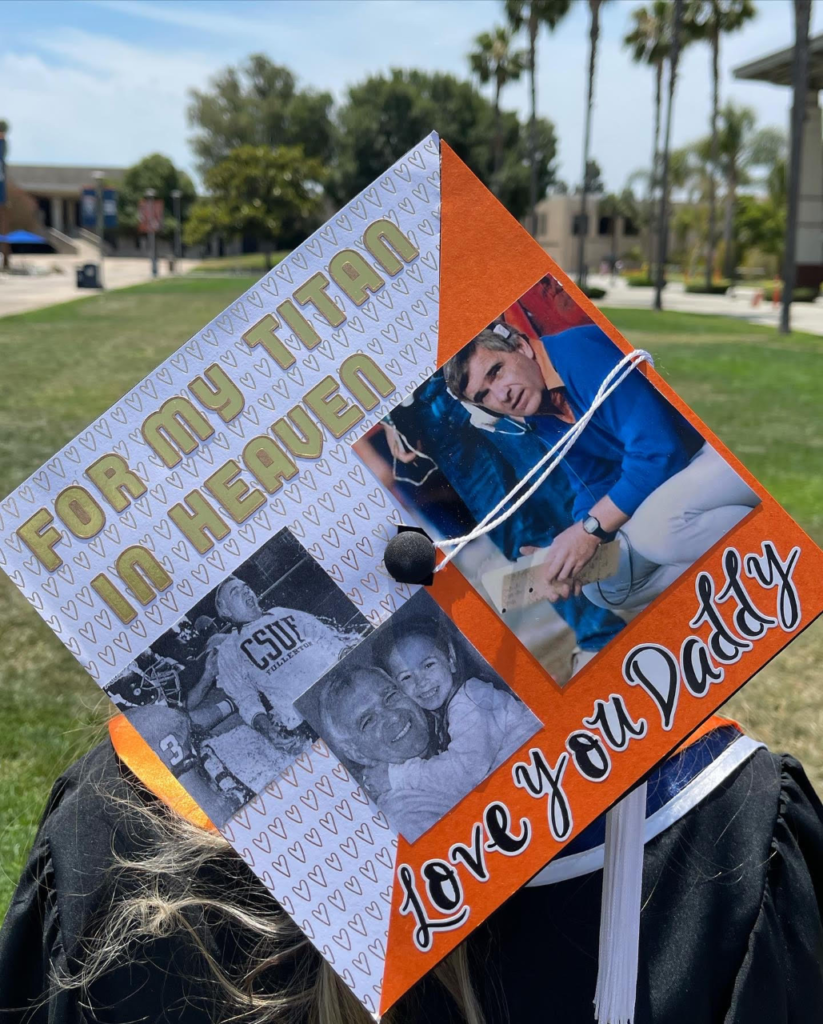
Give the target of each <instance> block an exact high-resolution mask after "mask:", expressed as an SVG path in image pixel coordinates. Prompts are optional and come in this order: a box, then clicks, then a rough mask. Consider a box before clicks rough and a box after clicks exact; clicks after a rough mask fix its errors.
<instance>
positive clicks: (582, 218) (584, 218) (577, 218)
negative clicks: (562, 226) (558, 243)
mask: <svg viewBox="0 0 823 1024" xmlns="http://www.w3.org/2000/svg"><path fill="white" fill-rule="evenodd" d="M588 226H589V217H588V214H582V213H576V214H575V215H574V217H573V218H572V234H573V235H575V237H577V238H579V237H580V235H585V234H586V233H587V232H588Z"/></svg>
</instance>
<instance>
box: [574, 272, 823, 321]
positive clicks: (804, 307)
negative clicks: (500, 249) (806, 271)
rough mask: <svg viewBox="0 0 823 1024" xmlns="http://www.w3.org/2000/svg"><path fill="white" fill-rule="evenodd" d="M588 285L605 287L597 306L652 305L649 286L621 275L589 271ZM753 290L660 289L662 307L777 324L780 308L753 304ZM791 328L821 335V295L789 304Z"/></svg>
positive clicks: (674, 284)
mask: <svg viewBox="0 0 823 1024" xmlns="http://www.w3.org/2000/svg"><path fill="white" fill-rule="evenodd" d="M589 284H590V285H591V286H593V287H594V286H597V287H598V288H605V289H606V295H605V296H604V297H603V298H602V299H598V300H597V305H598V306H611V307H613V308H614V307H620V308H623V309H651V308H652V306H653V304H654V289H653V288H630V287H629V286H628V284H626V282H625V280H624V279H623V278H618V279H617V280H616V281H615V282H614V283H612V280H611V278H610V277H608V276H604V275H601V274H589ZM755 293H756V289H755V288H752V287H751V286H750V285H740V286H738V287H737V288H736V289H735V292H734V294H733V295H689V294H688V293H687V292H686V289H685V287H684V286H683V284H681V283H680V282H676V281H672V282H670V283H669V284H667V285H666V287H665V289H664V290H663V308H664V309H665V310H669V311H672V312H677V313H711V314H713V315H714V316H732V317H736V318H737V319H739V320H747V321H748V322H749V323H752V324H762V325H764V326H767V327H777V325H778V323H779V322H780V307H779V306H778V307H775V308H772V304H771V303H770V302H761V303H760V304H759V305H757V306H755V305H753V300H754V297H755ZM792 330H795V331H806V332H808V333H809V334H819V335H823V298H820V299H818V300H817V302H795V303H793V304H792Z"/></svg>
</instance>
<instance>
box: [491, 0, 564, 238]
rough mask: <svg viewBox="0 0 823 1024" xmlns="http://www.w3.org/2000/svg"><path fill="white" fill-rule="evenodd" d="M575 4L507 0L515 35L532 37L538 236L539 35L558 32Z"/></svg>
mask: <svg viewBox="0 0 823 1024" xmlns="http://www.w3.org/2000/svg"><path fill="white" fill-rule="evenodd" d="M570 6H571V0H505V9H506V17H507V18H508V20H509V24H510V25H511V27H512V28H513V29H514V31H515V32H519V31H520V29H521V28H524V27H525V29H526V31H527V33H528V37H529V58H528V68H529V95H530V99H531V110H530V114H529V143H528V153H529V220H530V225H529V230H530V231H531V233H532V235H535V234H536V233H537V200H538V198H539V196H540V195H542V192H541V191H540V186H539V178H540V163H541V160H542V157H543V155H544V154H543V153H542V152H541V151H540V149H539V148H538V143H539V140H538V127H537V35H538V32H539V31H540V26H541V25H543V26H545V27H546V28H547V29H548V30H549V31H550V32H554V30H555V29H556V28H557V26H558V25H559V24H560V22H561V20H562V19H563V18H565V16H566V15H567V14H568V13H569V8H570Z"/></svg>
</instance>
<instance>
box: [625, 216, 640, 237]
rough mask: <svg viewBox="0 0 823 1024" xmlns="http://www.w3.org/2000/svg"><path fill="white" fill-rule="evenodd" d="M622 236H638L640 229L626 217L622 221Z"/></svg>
mask: <svg viewBox="0 0 823 1024" xmlns="http://www.w3.org/2000/svg"><path fill="white" fill-rule="evenodd" d="M623 234H624V235H632V236H637V235H639V234H640V228H639V227H638V226H637V224H635V222H634V221H633V220H632V219H631V217H626V219H625V220H624V221H623Z"/></svg>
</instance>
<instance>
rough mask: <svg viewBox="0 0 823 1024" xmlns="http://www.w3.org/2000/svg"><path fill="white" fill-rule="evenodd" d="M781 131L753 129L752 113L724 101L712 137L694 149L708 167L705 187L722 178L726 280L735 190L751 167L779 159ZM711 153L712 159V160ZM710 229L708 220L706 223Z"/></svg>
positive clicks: (732, 263) (732, 262)
mask: <svg viewBox="0 0 823 1024" xmlns="http://www.w3.org/2000/svg"><path fill="white" fill-rule="evenodd" d="M784 144H785V142H784V137H783V133H782V132H781V131H780V130H779V129H776V128H761V129H758V128H757V121H756V117H755V113H754V111H753V110H751V109H750V108H749V107H738V106H736V105H735V104H734V103H727V104H726V106H725V107H724V108H723V109H722V110H721V111H720V116H719V118H718V125H717V132H716V137H715V138H711V137H710V138H707V139H703V140H702V141H701V142H698V143H697V144H696V145H695V147H694V149H695V152H696V153H697V155H698V156H699V157H700V158H701V159H702V160H703V162H704V165H705V166H706V167H707V168H708V172H709V173H708V176H707V182H708V185H709V187H708V189H707V192H708V194H709V197H711V194H712V192H711V190H712V187H713V182H714V178H715V174H716V173H719V174H720V176H721V177H722V179H723V184H724V190H725V197H724V205H725V216H724V225H723V248H724V254H723V273H724V276H725V277H727V278H729V279H730V280H731V279H732V278H733V277H734V274H735V268H736V259H735V252H734V214H735V208H736V205H737V190H738V188H739V187H740V186H741V185H748V184H751V182H752V180H753V178H752V174H751V172H752V171H753V170H754V169H755V168H766V169H770V168H773V167H774V166H775V164H776V163H777V162H778V160H779V158H780V154H781V152H782V149H783V146H784ZM713 154H715V158H714V159H712V156H713ZM709 232H711V223H710V224H709Z"/></svg>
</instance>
